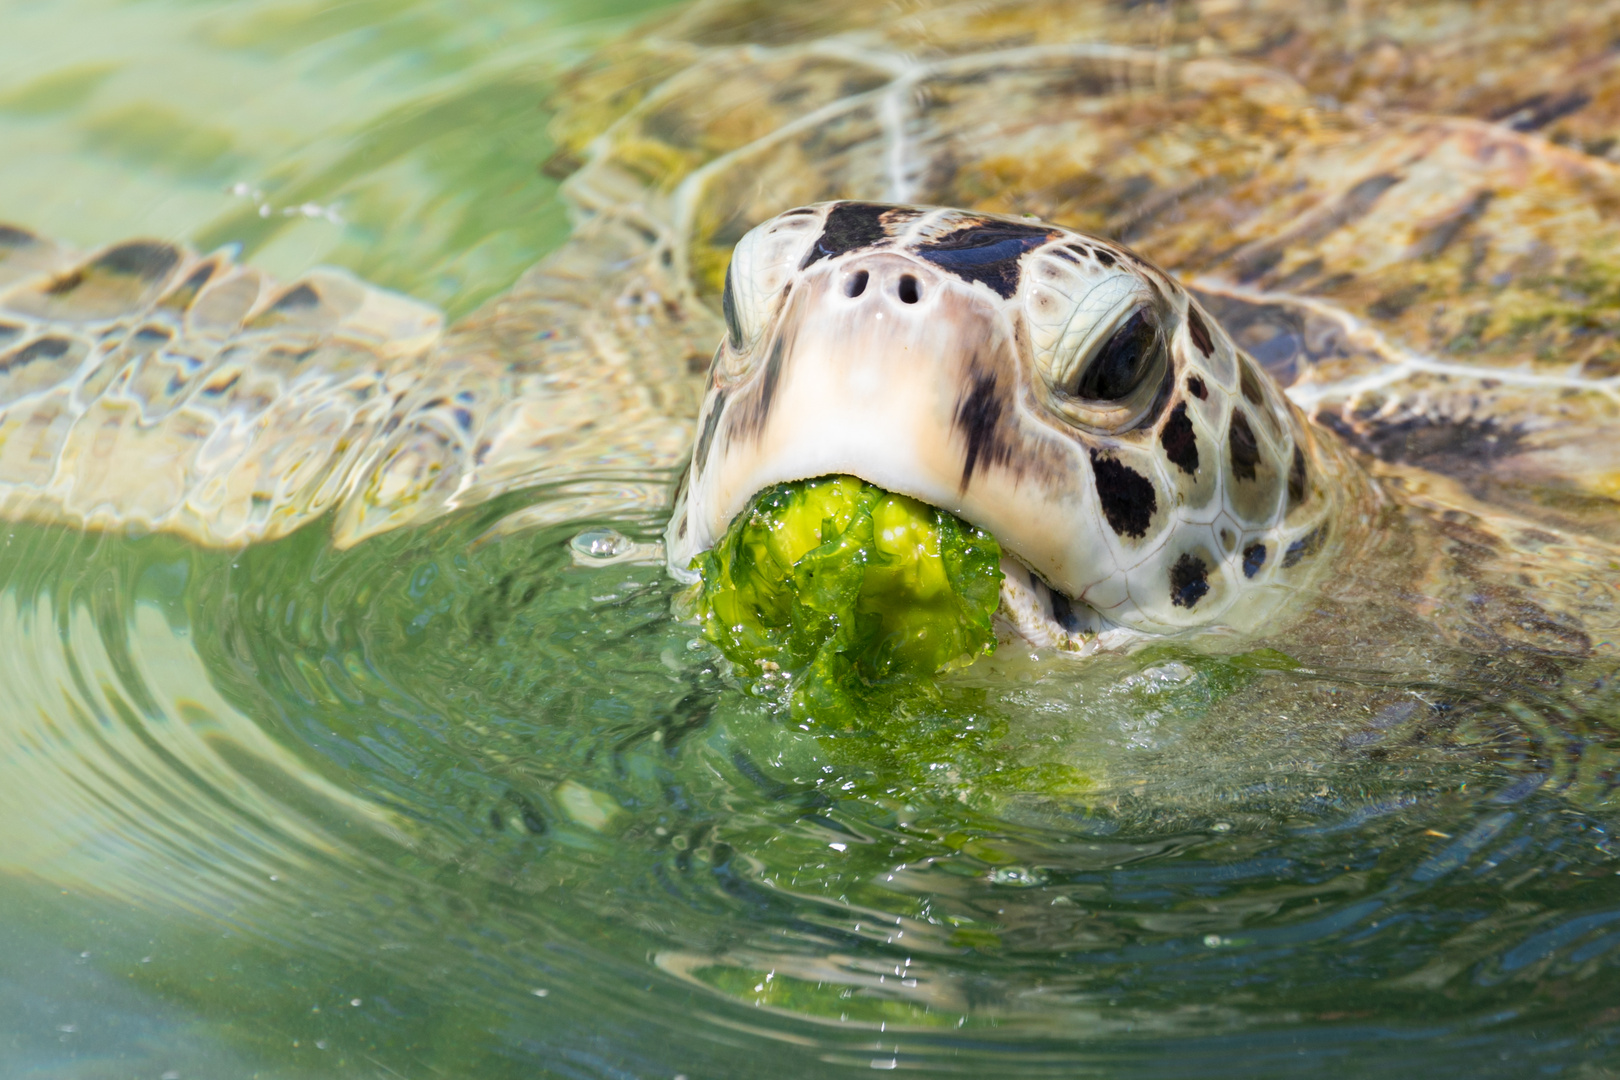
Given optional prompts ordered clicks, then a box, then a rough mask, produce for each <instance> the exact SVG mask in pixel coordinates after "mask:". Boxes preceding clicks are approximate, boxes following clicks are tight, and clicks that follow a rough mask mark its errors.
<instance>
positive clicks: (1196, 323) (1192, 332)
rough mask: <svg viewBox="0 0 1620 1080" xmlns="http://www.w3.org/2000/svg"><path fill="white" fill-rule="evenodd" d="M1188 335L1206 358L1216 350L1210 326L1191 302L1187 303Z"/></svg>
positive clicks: (1200, 395)
mask: <svg viewBox="0 0 1620 1080" xmlns="http://www.w3.org/2000/svg"><path fill="white" fill-rule="evenodd" d="M1187 336H1188V337H1190V338H1192V343H1193V344H1194V345H1196V346H1198V351H1199V352H1201V353H1203V354H1204V356H1205V358H1206V359H1207V358H1208V357H1209V356H1210V355H1211V354H1213V353H1214V352H1215V339H1214V338H1212V337H1210V336H1209V327H1207V326H1205V325H1204V317H1203V316H1202V315H1200V314H1198V309H1197V308H1195V307H1193V306H1192V305H1191V304H1188V305H1187ZM1198 396H1199V397H1203V396H1204V395H1202V394H1199V395H1198Z"/></svg>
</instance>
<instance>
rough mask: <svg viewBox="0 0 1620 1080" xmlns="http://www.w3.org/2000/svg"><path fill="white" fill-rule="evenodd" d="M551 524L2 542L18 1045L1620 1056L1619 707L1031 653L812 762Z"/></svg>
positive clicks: (1036, 1055) (273, 1070) (663, 608)
mask: <svg viewBox="0 0 1620 1080" xmlns="http://www.w3.org/2000/svg"><path fill="white" fill-rule="evenodd" d="M545 498H546V493H545V492H539V493H534V494H531V495H530V496H526V497H524V498H523V499H511V498H509V499H508V500H506V501H505V502H503V503H500V504H496V505H493V506H490V507H486V508H483V509H481V510H479V511H474V512H466V513H463V514H461V515H460V516H458V517H455V518H452V519H448V520H446V521H444V522H442V523H440V524H438V525H436V526H435V527H432V528H429V529H425V530H418V531H413V532H405V533H398V534H388V535H385V536H382V537H378V538H374V539H372V540H369V541H367V542H365V543H364V544H361V545H359V546H357V547H356V548H354V549H352V550H350V551H347V552H341V553H340V552H335V551H333V550H331V549H330V548H329V546H328V545H327V544H326V543H325V539H324V537H323V535H322V530H321V529H320V528H319V527H317V528H315V529H309V530H304V531H303V532H301V533H299V534H296V535H294V536H293V537H291V538H288V539H287V540H284V541H281V542H278V543H275V544H272V545H266V546H262V547H255V548H250V549H248V550H246V551H243V552H237V553H217V552H201V551H197V550H194V549H191V548H188V547H186V546H185V545H183V544H181V543H179V542H177V541H174V540H171V539H168V538H164V537H151V538H147V539H144V540H135V541H118V540H111V539H106V538H95V537H85V536H82V535H80V534H76V533H69V532H65V531H59V530H47V529H39V528H24V527H17V528H12V529H10V530H8V533H7V543H8V546H7V548H6V551H7V560H6V563H5V566H6V572H7V578H6V581H5V586H4V593H3V594H0V595H3V599H0V634H3V635H4V640H5V642H6V649H5V651H4V664H5V670H4V679H3V680H0V685H3V687H4V689H3V690H0V693H3V694H4V695H5V697H4V705H3V714H4V716H5V717H6V718H7V724H8V730H7V746H8V752H7V754H6V756H5V759H4V762H3V767H4V770H5V775H4V778H3V782H0V800H3V807H4V813H5V817H6V820H7V822H8V828H7V829H6V831H5V835H4V839H3V840H0V865H3V866H4V867H5V871H6V875H7V880H8V882H9V884H8V886H7V888H8V891H10V892H14V893H15V894H16V896H17V907H16V908H15V910H19V911H24V912H26V913H27V914H26V916H25V919H26V925H28V926H29V927H30V928H31V930H30V934H29V939H30V950H31V951H30V952H28V953H27V954H16V955H18V956H23V955H26V956H27V957H28V959H27V960H26V961H24V960H21V959H20V960H19V961H18V962H17V964H16V966H15V967H12V968H9V969H8V972H7V976H6V979H5V981H4V985H5V986H6V987H7V988H8V989H6V990H5V991H4V992H8V993H17V992H19V991H17V990H14V989H9V988H10V987H12V986H15V985H17V984H19V983H21V982H22V981H24V980H30V981H32V980H34V979H36V978H37V979H38V981H39V984H40V987H41V997H40V998H39V999H38V1000H39V1001H40V1003H41V1004H39V1005H38V1007H37V1008H35V1009H33V1011H32V1012H28V1013H24V1014H23V1016H22V1018H21V1019H19V1020H18V1021H16V1022H17V1023H19V1024H22V1025H23V1026H24V1027H25V1028H27V1029H28V1030H27V1031H26V1032H25V1033H24V1034H25V1035H26V1037H27V1039H28V1040H31V1041H29V1042H27V1043H26V1045H28V1046H30V1047H33V1048H34V1049H32V1050H30V1053H33V1054H35V1055H36V1057H37V1056H38V1055H41V1054H47V1053H48V1052H47V1050H45V1049H42V1047H44V1046H45V1044H46V1042H48V1039H47V1040H45V1041H42V1036H41V1032H42V1031H43V1032H46V1033H47V1034H51V1033H52V1032H54V1035H52V1037H61V1038H63V1039H65V1040H66V1041H64V1042H61V1043H59V1044H57V1045H58V1046H59V1047H60V1053H61V1054H63V1055H68V1054H81V1057H80V1058H69V1057H67V1056H63V1057H62V1058H61V1059H60V1060H62V1061H67V1060H86V1061H89V1060H99V1059H97V1058H96V1054H97V1053H102V1054H103V1055H104V1056H105V1055H114V1056H113V1057H109V1058H108V1060H141V1061H145V1060H147V1059H146V1058H130V1059H125V1058H117V1057H116V1054H115V1052H114V1051H112V1050H105V1049H103V1050H97V1049H95V1048H96V1047H111V1046H116V1047H123V1046H125V1045H127V1041H128V1040H133V1041H134V1042H138V1043H140V1044H141V1045H146V1044H148V1043H153V1044H155V1045H159V1046H161V1047H164V1048H166V1049H167V1050H169V1051H172V1054H173V1055H174V1058H175V1060H188V1061H201V1062H207V1063H209V1064H208V1068H209V1070H211V1071H213V1072H216V1073H217V1074H221V1075H249V1074H250V1072H251V1070H250V1068H249V1066H250V1064H251V1069H252V1070H258V1071H259V1075H271V1076H283V1075H285V1076H299V1075H322V1076H331V1075H356V1076H371V1075H392V1074H394V1073H397V1074H399V1075H413V1076H414V1075H420V1076H433V1075H479V1076H505V1075H512V1076H518V1075H533V1074H534V1069H535V1068H536V1067H537V1066H540V1065H542V1064H544V1065H547V1066H550V1067H552V1068H553V1069H554V1070H556V1071H558V1072H560V1073H562V1074H564V1075H592V1076H594V1075H622V1074H630V1075H673V1074H674V1073H675V1072H685V1073H687V1074H688V1075H753V1074H754V1073H752V1072H751V1066H750V1062H757V1061H759V1060H787V1059H786V1058H783V1057H780V1055H787V1054H791V1055H793V1056H792V1060H793V1061H795V1063H796V1066H797V1067H798V1068H799V1070H800V1072H802V1073H803V1074H804V1075H819V1074H821V1073H822V1072H827V1073H829V1074H831V1073H836V1072H838V1071H841V1070H842V1069H843V1068H846V1067H852V1066H854V1067H859V1068H862V1069H866V1068H871V1067H877V1068H888V1067H921V1068H926V1069H928V1070H930V1071H961V1072H964V1073H966V1074H969V1075H972V1074H982V1073H983V1070H985V1069H988V1068H991V1067H995V1068H998V1069H1006V1070H1008V1071H1018V1072H1020V1073H1021V1074H1023V1073H1027V1074H1029V1075H1053V1076H1057V1075H1085V1074H1087V1072H1088V1070H1089V1071H1090V1072H1092V1073H1095V1074H1098V1075H1113V1074H1116V1073H1117V1072H1119V1071H1121V1070H1123V1071H1131V1070H1133V1069H1135V1068H1137V1067H1140V1069H1141V1070H1142V1071H1144V1072H1146V1073H1155V1072H1160V1071H1166V1070H1168V1071H1171V1072H1176V1071H1178V1070H1182V1069H1187V1068H1193V1067H1195V1066H1196V1067H1198V1068H1200V1069H1203V1068H1205V1066H1207V1065H1209V1063H1211V1062H1213V1061H1225V1062H1227V1063H1228V1064H1229V1065H1230V1066H1231V1067H1232V1068H1233V1069H1234V1070H1235V1071H1234V1072H1233V1074H1234V1075H1254V1074H1255V1071H1256V1069H1258V1071H1262V1072H1263V1071H1273V1072H1289V1071H1292V1069H1293V1064H1292V1063H1294V1062H1296V1061H1298V1060H1300V1059H1299V1055H1300V1054H1301V1053H1305V1054H1306V1055H1307V1056H1314V1055H1316V1054H1318V1053H1321V1054H1331V1055H1333V1058H1334V1060H1342V1058H1341V1055H1349V1060H1353V1061H1357V1062H1366V1063H1369V1064H1370V1063H1372V1062H1374V1061H1384V1062H1386V1063H1395V1062H1400V1063H1404V1064H1407V1065H1410V1064H1411V1063H1413V1062H1415V1061H1420V1060H1428V1061H1431V1062H1432V1063H1433V1064H1434V1065H1435V1066H1436V1067H1445V1066H1446V1064H1447V1062H1448V1060H1449V1056H1450V1055H1454V1054H1455V1053H1457V1052H1459V1051H1460V1050H1467V1058H1468V1060H1469V1061H1470V1062H1471V1065H1470V1074H1471V1075H1488V1074H1491V1068H1496V1069H1497V1073H1498V1074H1500V1075H1523V1073H1524V1071H1525V1070H1526V1069H1527V1068H1530V1067H1532V1063H1534V1062H1536V1061H1538V1060H1541V1059H1543V1058H1544V1059H1545V1060H1547V1061H1550V1062H1551V1061H1556V1062H1568V1061H1570V1060H1571V1059H1583V1058H1591V1059H1597V1058H1601V1057H1603V1056H1605V1055H1606V1054H1607V1053H1608V1052H1609V1051H1610V1046H1609V1043H1608V1038H1607V1034H1606V1032H1607V1030H1608V1028H1607V1026H1606V1025H1607V1021H1605V1020H1603V1019H1602V1016H1603V1015H1604V1014H1603V1011H1602V1010H1603V1009H1604V1008H1605V1007H1606V1006H1604V1005H1603V1004H1602V1003H1603V1002H1604V1001H1606V1000H1609V999H1610V998H1611V997H1612V995H1613V993H1614V992H1615V989H1616V972H1615V967H1614V965H1613V957H1614V955H1615V953H1614V950H1615V948H1616V947H1617V946H1620V914H1617V913H1620V882H1617V880H1616V870H1617V869H1620V861H1616V859H1615V858H1614V853H1613V849H1612V846H1611V844H1610V841H1609V831H1608V824H1607V818H1606V815H1605V813H1604V810H1603V806H1602V805H1601V804H1602V803H1603V801H1604V800H1602V799H1601V798H1600V799H1598V800H1597V803H1596V804H1593V805H1582V804H1581V803H1582V800H1581V799H1576V798H1572V797H1571V793H1572V792H1574V791H1576V787H1575V786H1574V785H1575V781H1576V775H1575V773H1574V772H1570V771H1569V768H1568V767H1566V766H1565V765H1561V764H1559V759H1560V758H1563V759H1565V760H1567V761H1573V762H1576V771H1577V772H1578V762H1579V758H1580V756H1581V755H1580V752H1579V751H1575V752H1571V751H1570V750H1569V749H1568V748H1567V747H1549V742H1550V741H1552V740H1555V739H1558V738H1563V739H1566V740H1567V739H1571V738H1586V739H1590V738H1593V737H1594V736H1593V735H1592V732H1593V731H1595V730H1597V726H1596V725H1597V717H1596V716H1595V715H1594V714H1593V712H1592V710H1593V709H1598V710H1602V712H1603V714H1604V715H1612V712H1613V709H1614V700H1613V698H1614V694H1615V690H1614V688H1613V682H1612V676H1606V675H1605V676H1601V678H1608V679H1610V681H1608V682H1601V681H1598V680H1593V679H1588V681H1587V682H1584V683H1581V684H1578V685H1576V684H1570V683H1567V682H1566V683H1565V684H1564V686H1563V687H1562V689H1560V690H1556V691H1549V692H1544V693H1541V694H1539V695H1529V694H1520V695H1517V696H1515V697H1512V698H1502V697H1500V696H1494V697H1493V695H1492V694H1491V693H1490V692H1489V688H1488V687H1487V686H1486V684H1485V683H1483V682H1481V681H1478V680H1473V681H1454V682H1452V683H1451V684H1449V685H1448V684H1446V683H1444V682H1436V681H1434V680H1432V679H1431V680H1429V681H1426V682H1423V683H1416V682H1414V683H1412V684H1410V685H1406V686H1402V685H1395V684H1393V683H1390V682H1389V681H1387V680H1386V681H1383V682H1381V683H1376V684H1375V683H1373V682H1372V681H1370V680H1369V679H1368V677H1367V676H1366V675H1365V674H1364V672H1362V671H1360V670H1357V669H1356V668H1354V667H1351V666H1348V665H1347V666H1345V668H1344V670H1343V671H1342V672H1339V673H1335V672H1334V671H1333V670H1330V669H1327V668H1325V667H1323V666H1322V665H1321V664H1320V662H1315V663H1316V666H1314V667H1312V668H1310V669H1308V670H1307V669H1305V668H1301V667H1300V666H1299V665H1298V663H1297V662H1295V661H1292V660H1290V659H1289V658H1287V657H1284V656H1282V655H1281V654H1277V653H1266V652H1259V653H1249V654H1243V655H1240V656H1238V657H1236V658H1233V657H1216V656H1203V655H1200V654H1198V653H1195V652H1189V651H1181V652H1178V653H1176V654H1175V655H1173V656H1172V655H1170V654H1166V653H1164V652H1162V651H1161V652H1157V653H1154V652H1149V653H1146V654H1142V655H1139V656H1137V657H1133V658H1129V659H1118V658H1115V659H1109V660H1105V661H1102V662H1100V663H1098V662H1093V663H1091V664H1082V665H1071V666H1068V667H1062V666H1059V667H1057V668H1054V667H1053V666H1052V664H1051V661H1050V660H1048V661H1046V662H1043V663H1040V664H1032V663H1029V662H1028V661H1026V660H1022V659H1020V658H1019V657H1017V656H1012V655H1007V654H1006V653H1005V651H1004V654H1003V655H1002V656H1001V657H1000V658H999V659H998V660H996V661H995V662H993V663H992V664H990V665H983V666H981V667H980V668H976V669H973V670H972V671H970V672H969V673H968V674H967V675H965V676H963V677H960V678H957V679H954V680H952V681H950V682H948V683H946V684H944V686H943V691H942V695H941V696H938V697H934V698H929V699H927V700H923V701H919V702H918V703H916V704H914V705H911V706H906V707H905V710H904V711H905V713H906V715H904V716H903V717H899V718H897V719H896V721H895V724H896V726H895V727H894V728H893V729H889V728H886V727H885V726H884V725H883V724H881V723H879V724H878V725H876V727H874V728H872V729H870V730H863V731H859V732H849V731H833V730H802V729H800V728H798V727H795V726H792V725H791V724H789V723H788V722H787V718H786V714H785V713H780V712H778V711H777V710H776V709H775V708H774V707H773V706H771V705H770V704H769V703H767V702H764V701H761V700H758V699H754V698H750V697H748V696H747V695H746V694H744V693H743V692H742V691H741V690H740V689H738V688H737V687H736V685H735V684H734V683H732V682H731V681H730V680H729V679H728V678H726V677H725V676H724V675H723V674H722V673H720V672H719V671H718V670H717V663H718V661H717V658H716V656H715V655H714V654H713V653H712V651H711V650H710V648H709V647H708V646H707V645H706V644H704V643H703V642H702V641H701V640H700V638H699V637H698V636H697V634H696V632H695V631H694V630H693V629H692V628H690V627H688V626H685V625H683V624H679V623H676V622H673V621H672V620H671V619H670V618H669V617H668V614H667V611H668V604H669V599H670V593H671V589H672V586H671V585H670V583H669V582H668V581H667V579H666V578H665V577H664V575H663V573H662V571H661V569H660V568H659V567H657V566H656V565H646V564H640V563H637V562H635V561H633V560H630V561H613V560H607V562H608V565H605V566H600V567H598V566H593V565H590V562H589V560H588V559H582V558H580V557H579V556H577V555H576V554H575V552H574V550H573V547H571V545H570V543H569V541H570V539H571V538H572V537H573V536H574V535H575V534H576V533H578V532H579V531H580V526H578V525H577V524H576V525H569V526H564V527H550V528H539V529H532V530H527V531H524V530H511V529H501V528H492V526H494V525H496V524H498V523H499V522H500V520H501V519H502V518H503V517H506V516H508V515H510V514H512V513H514V512H519V511H523V512H526V513H529V514H533V513H534V511H533V510H525V502H528V503H534V504H537V505H539V506H541V507H543V506H544V503H545ZM613 524H614V526H615V527H616V528H618V529H619V530H620V531H621V532H623V533H625V534H626V535H627V536H628V538H629V539H630V540H632V541H635V540H644V539H647V538H649V537H650V536H652V535H653V534H654V533H655V531H656V529H657V526H658V522H657V521H656V520H629V521H620V522H616V523H613ZM582 564H583V565H582ZM1058 659H1060V660H1061V658H1058ZM1588 674H1589V673H1588ZM1586 677H1587V676H1586V675H1583V678H1586ZM1341 707H1342V711H1343V712H1345V713H1346V714H1347V717H1346V718H1345V719H1340V718H1339V717H1338V716H1334V715H1330V714H1332V713H1334V712H1335V711H1336V710H1339V709H1341ZM1285 710H1295V711H1297V713H1298V715H1297V717H1296V722H1292V723H1288V722H1284V720H1285V718H1284V715H1283V714H1284V711H1285ZM1308 714H1314V715H1308ZM1216 731H1224V732H1228V734H1227V735H1225V736H1223V737H1221V738H1215V737H1213V734H1212V733H1214V732H1216ZM1234 732H1235V733H1234ZM1583 732H1584V733H1585V734H1582V733H1583ZM1594 749H1601V748H1594ZM1560 771H1562V772H1563V774H1564V775H1563V776H1562V779H1560V778H1559V773H1560ZM1554 788H1561V789H1562V790H1561V791H1554V790H1552V789H1554ZM81 953H87V954H88V955H85V956H82V957H81V956H80V955H79V954H81ZM79 960H82V961H83V963H82V965H81V964H78V961H79ZM75 965H77V966H75ZM81 968H82V969H84V970H81ZM32 972H38V973H43V974H39V975H33V974H30V973H32ZM113 988H116V992H115V991H114V989H113ZM69 1006H74V1007H76V1008H77V1011H74V1008H69ZM63 1009H67V1010H68V1012H72V1013H73V1015H75V1016H81V1015H82V1018H81V1019H71V1018H70V1019H62V1017H64V1016H67V1015H68V1012H63ZM1594 1023H1596V1025H1597V1026H1592V1025H1593V1024H1594ZM63 1025H72V1026H73V1027H74V1030H73V1031H71V1032H70V1031H65V1030H58V1029H60V1028H62V1026H63ZM120 1032H125V1033H128V1034H127V1035H121V1034H120ZM98 1039H99V1040H101V1042H97V1040H98ZM120 1040H126V1041H120ZM1235 1049H1241V1050H1242V1051H1243V1053H1242V1054H1241V1055H1239V1056H1235V1057H1234V1056H1232V1053H1231V1052H1232V1051H1233V1050H1235ZM1484 1050H1488V1051H1489V1061H1492V1062H1495V1063H1496V1064H1495V1065H1491V1066H1489V1067H1483V1068H1482V1067H1479V1062H1481V1061H1485V1060H1487V1059H1486V1058H1484V1057H1481V1056H1479V1055H1480V1054H1481V1052H1482V1051H1484ZM50 1052H56V1051H50ZM121 1052H122V1051H121V1050H120V1051H118V1053H121ZM761 1054H766V1055H771V1056H770V1057H768V1058H763V1059H762V1058H760V1057H759V1055H761ZM187 1055H190V1056H189V1057H188V1056H187ZM40 1060H48V1056H47V1057H46V1058H40ZM150 1060H151V1061H153V1062H154V1063H156V1062H157V1058H156V1057H152V1058H150ZM1238 1061H1242V1062H1246V1063H1248V1065H1246V1066H1245V1067H1244V1068H1237V1066H1236V1065H1235V1064H1234V1063H1235V1062H1238ZM559 1062H572V1063H573V1064H572V1065H570V1066H569V1067H568V1068H566V1069H563V1068H558V1065H557V1063H559ZM1255 1062H1260V1063H1262V1064H1261V1065H1260V1066H1254V1063H1255ZM1267 1062H1269V1063H1270V1064H1269V1065H1267V1064H1265V1063H1267ZM1015 1063H1016V1070H1015V1069H1014V1066H1015ZM1251 1066H1253V1067H1252V1068H1251ZM109 1067H110V1066H109ZM167 1067H168V1066H165V1068H167ZM76 1075H77V1074H76ZM87 1075H88V1074H87Z"/></svg>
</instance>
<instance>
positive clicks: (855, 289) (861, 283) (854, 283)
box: [844, 270, 871, 299]
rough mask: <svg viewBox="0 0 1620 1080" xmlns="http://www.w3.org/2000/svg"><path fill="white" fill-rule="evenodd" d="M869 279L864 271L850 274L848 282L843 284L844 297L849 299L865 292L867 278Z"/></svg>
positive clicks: (868, 275)
mask: <svg viewBox="0 0 1620 1080" xmlns="http://www.w3.org/2000/svg"><path fill="white" fill-rule="evenodd" d="M869 277H871V275H870V274H868V273H867V272H866V271H865V270H858V271H856V272H855V273H854V274H851V275H850V277H849V280H847V281H845V282H844V295H845V296H847V297H850V298H851V299H853V298H855V297H857V296H859V295H861V293H863V292H865V291H866V281H867V278H869Z"/></svg>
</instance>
